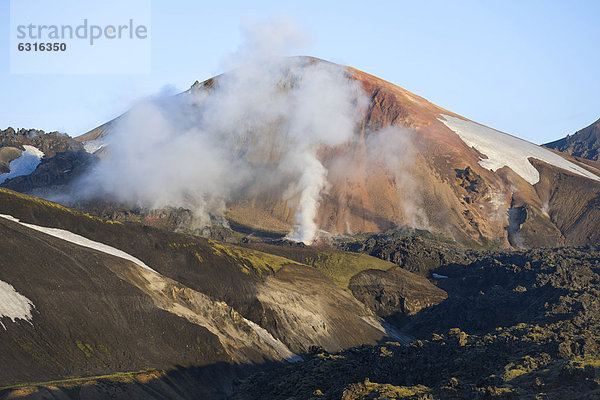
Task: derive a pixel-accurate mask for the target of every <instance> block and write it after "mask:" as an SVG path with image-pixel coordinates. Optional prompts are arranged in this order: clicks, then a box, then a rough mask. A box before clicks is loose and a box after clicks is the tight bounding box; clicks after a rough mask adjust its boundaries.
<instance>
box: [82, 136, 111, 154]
mask: <svg viewBox="0 0 600 400" xmlns="http://www.w3.org/2000/svg"><path fill="white" fill-rule="evenodd" d="M82 144H83V148H84V149H85V151H87V152H88V153H90V154H94V153H95V152H97V151H98V150H100V149H102V148H104V147H106V143H105V142H103V141H102V140H100V139H95V140H88V141H87V142H83V143H82Z"/></svg>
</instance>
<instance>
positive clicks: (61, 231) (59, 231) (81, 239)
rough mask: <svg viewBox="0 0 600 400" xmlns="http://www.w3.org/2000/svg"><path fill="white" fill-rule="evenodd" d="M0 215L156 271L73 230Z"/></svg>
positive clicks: (130, 256) (132, 257) (122, 252)
mask: <svg viewBox="0 0 600 400" xmlns="http://www.w3.org/2000/svg"><path fill="white" fill-rule="evenodd" d="M0 217H2V218H5V219H8V220H11V221H14V222H18V223H19V224H21V225H23V226H26V227H28V228H31V229H34V230H36V231H39V232H43V233H45V234H47V235H50V236H54V237H57V238H59V239H62V240H66V241H67V242H71V243H74V244H77V245H79V246H83V247H87V248H90V249H94V250H98V251H101V252H103V253H106V254H111V255H113V256H116V257H119V258H123V259H125V260H129V261H132V262H134V263H135V264H137V265H139V266H140V267H142V268H145V269H148V270H150V271H152V272H156V271H154V270H153V269H152V268H150V267H149V266H147V265H146V264H144V263H143V262H142V261H141V260H139V259H137V258H135V257H134V256H132V255H131V254H127V253H125V252H124V251H121V250H119V249H115V248H114V247H111V246H109V245H106V244H104V243H100V242H95V241H93V240H90V239H88V238H85V237H83V236H79V235H77V234H75V233H73V232H69V231H65V230H64V229H58V228H47V227H45V226H38V225H33V224H27V223H25V222H21V221H20V220H19V219H18V218H15V217H13V216H11V215H4V214H0Z"/></svg>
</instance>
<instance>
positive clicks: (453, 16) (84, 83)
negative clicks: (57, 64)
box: [0, 0, 600, 143]
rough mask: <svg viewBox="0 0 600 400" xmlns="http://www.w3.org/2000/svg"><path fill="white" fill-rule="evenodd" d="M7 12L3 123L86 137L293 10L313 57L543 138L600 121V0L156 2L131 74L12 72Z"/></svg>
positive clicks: (4, 6)
mask: <svg viewBox="0 0 600 400" xmlns="http://www.w3.org/2000/svg"><path fill="white" fill-rule="evenodd" d="M13 1H19V0H13ZM64 12H65V13H68V12H69V10H64ZM0 14H1V15H2V20H1V21H2V23H0V53H1V54H3V57H2V60H3V62H2V64H1V65H0V88H1V89H2V97H1V100H0V128H2V129H3V128H6V127H7V126H13V127H26V128H38V129H44V130H46V131H50V130H60V131H63V132H67V133H69V134H70V135H72V136H77V135H79V134H82V133H85V132H86V131H87V130H89V129H91V128H93V127H95V126H97V125H99V124H101V123H103V122H105V121H107V120H109V119H112V118H114V117H115V116H117V115H119V114H121V113H122V112H123V111H125V110H127V109H128V108H129V107H130V106H131V105H132V104H133V103H134V102H135V100H136V99H139V98H141V97H144V96H149V95H154V94H156V93H164V92H175V91H183V90H185V89H187V88H188V87H189V86H190V85H191V84H192V83H193V82H194V81H195V80H200V81H202V80H204V79H207V78H209V77H211V76H214V75H216V74H218V73H221V72H223V59H224V58H225V57H226V56H227V55H228V54H231V53H233V52H235V50H236V49H237V47H238V46H239V44H240V43H241V42H242V40H243V35H242V33H241V30H240V26H241V25H242V24H243V22H244V21H248V20H262V19H269V18H271V19H272V18H277V17H278V16H282V15H285V16H287V17H288V18H291V19H293V20H294V21H295V22H296V23H297V24H298V25H299V26H301V27H302V29H303V30H304V31H306V35H307V37H309V38H310V41H309V44H308V45H307V46H306V49H305V50H303V51H302V53H304V54H307V55H312V56H316V57H319V58H323V59H326V60H330V61H334V62H338V63H342V64H346V65H350V66H353V67H355V68H358V69H360V70H363V71H365V72H368V73H371V74H373V75H376V76H379V77H381V78H383V79H386V80H388V81H390V82H393V83H395V84H397V85H399V86H401V87H403V88H405V89H407V90H410V91H412V92H414V93H416V94H418V95H420V96H422V97H425V98H426V99H428V100H430V101H431V102H433V103H435V104H437V105H439V106H442V107H444V108H446V109H449V110H452V111H453V112H456V113H458V114H461V115H463V116H465V117H467V118H470V119H472V120H475V121H477V122H480V123H483V124H485V125H488V126H491V127H493V128H496V129H499V130H502V131H505V132H508V133H511V134H513V135H516V136H520V137H523V138H525V139H528V140H531V141H533V142H536V143H544V142H548V141H551V140H554V139H557V138H560V137H562V136H565V135H567V134H570V133H573V132H575V131H576V130H578V129H581V128H583V127H585V126H587V125H589V124H590V123H592V122H594V121H595V120H597V119H598V118H600V51H599V47H600V24H599V23H598V15H600V1H596V0H590V1H551V0H544V1H524V0H515V1H506V0H505V1H500V0H499V1H491V0H490V1H447V0H445V1H415V0H413V1H405V0H397V1H371V2H365V1H344V2H325V1H322V0H321V1H312V0H309V1H295V2H291V1H290V2H281V1H258V0H254V1H252V2H246V1H232V2H227V1H223V2H215V1H211V2H208V1H197V0H168V1H166V0H165V1H162V0H153V1H152V24H151V37H152V48H151V51H152V65H151V71H152V72H151V73H150V74H129V75H114V74H113V75H89V74H79V75H51V74H40V75H29V74H23V75H19V74H11V73H10V72H9V61H8V46H9V39H8V38H9V24H8V21H9V15H10V12H9V1H7V0H1V1H0ZM285 55H291V54H285Z"/></svg>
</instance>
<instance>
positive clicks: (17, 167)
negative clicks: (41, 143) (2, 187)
mask: <svg viewBox="0 0 600 400" xmlns="http://www.w3.org/2000/svg"><path fill="white" fill-rule="evenodd" d="M23 148H25V150H24V151H23V152H22V153H21V156H20V157H19V158H15V159H14V160H12V161H11V162H10V165H9V167H10V172H7V173H5V174H0V183H4V181H6V180H7V179H11V178H15V177H17V176H23V175H29V174H30V173H32V172H33V171H35V169H36V168H37V166H38V165H40V163H41V162H42V157H44V152H42V151H41V150H40V149H38V148H37V147H34V146H30V145H27V144H26V145H24V146H23Z"/></svg>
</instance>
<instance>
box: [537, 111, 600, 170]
mask: <svg viewBox="0 0 600 400" xmlns="http://www.w3.org/2000/svg"><path fill="white" fill-rule="evenodd" d="M544 146H546V147H549V148H551V149H556V150H558V151H562V152H564V153H567V154H570V155H572V156H576V157H581V158H585V159H588V160H594V161H600V155H599V154H598V149H600V120H598V121H596V122H594V123H593V124H591V125H590V126H588V127H585V128H583V129H581V130H579V131H577V132H575V133H574V134H572V135H567V136H566V137H564V138H562V139H559V140H555V141H554V142H550V143H546V144H545V145H544Z"/></svg>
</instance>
